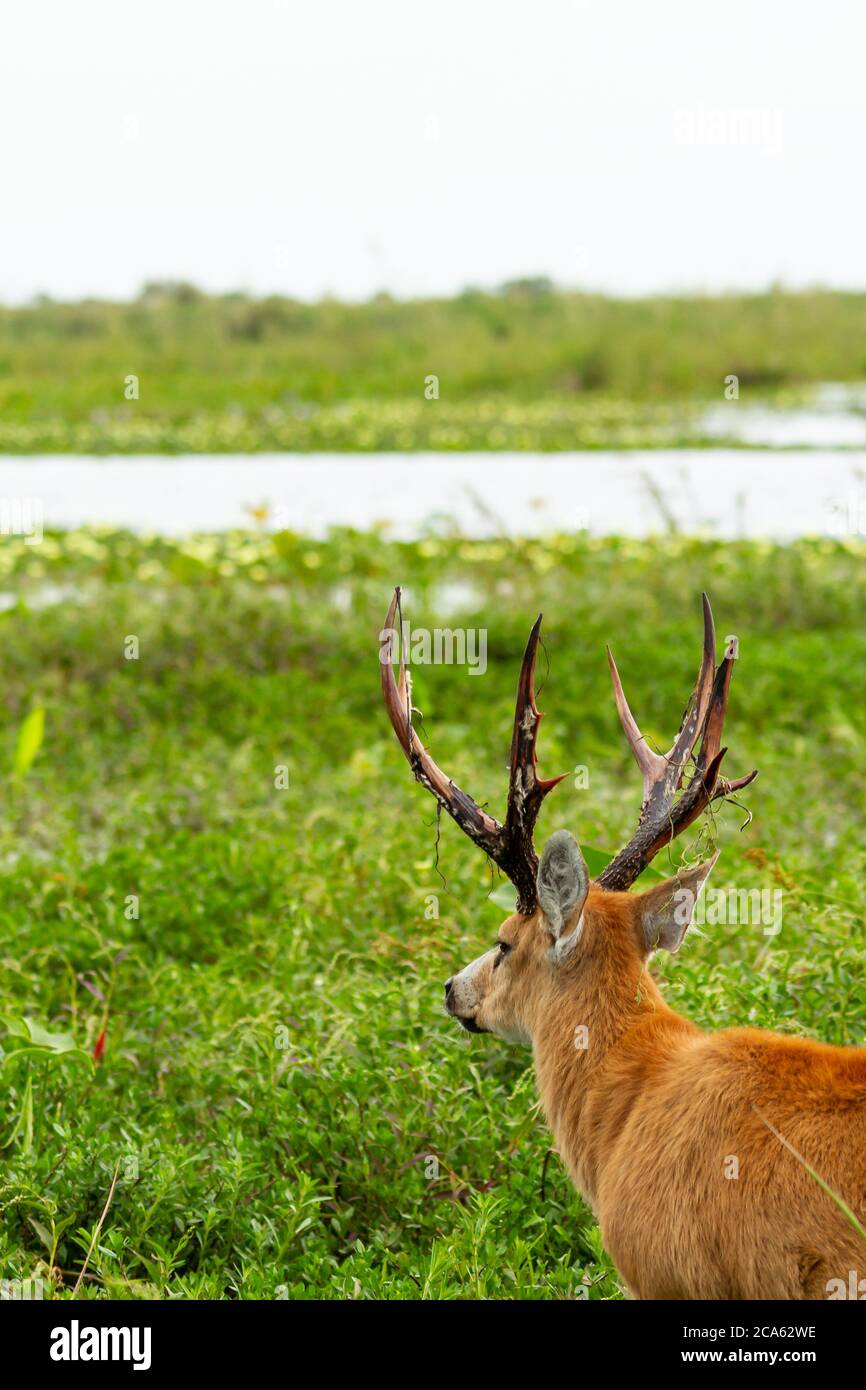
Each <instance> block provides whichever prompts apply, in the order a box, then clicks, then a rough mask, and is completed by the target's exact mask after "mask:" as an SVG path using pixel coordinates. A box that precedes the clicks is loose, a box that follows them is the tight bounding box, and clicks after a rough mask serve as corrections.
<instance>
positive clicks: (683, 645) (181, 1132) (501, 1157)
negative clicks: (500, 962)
mask: <svg viewBox="0 0 866 1390" xmlns="http://www.w3.org/2000/svg"><path fill="white" fill-rule="evenodd" d="M126 365H127V364H124V366H126ZM864 558H866V557H864V547H863V545H862V543H860V542H834V541H808V542H802V543H798V544H796V545H794V546H791V547H787V548H779V547H774V546H771V545H769V544H747V543H730V542H726V543H724V544H719V543H715V542H711V541H698V540H691V539H686V538H680V537H674V538H671V539H668V540H655V541H653V542H647V543H644V542H631V541H620V540H615V539H612V540H590V539H587V538H586V537H582V536H562V537H559V538H553V539H550V540H549V541H544V542H541V541H537V540H533V541H526V542H520V541H516V542H512V541H507V542H506V541H500V540H487V541H483V542H471V541H468V540H463V539H460V538H456V539H447V540H445V539H438V538H432V537H431V538H429V539H426V540H422V541H420V542H417V543H415V544H408V543H406V544H400V543H393V542H389V541H387V540H385V539H383V538H382V537H381V536H376V535H372V534H358V533H351V532H344V533H340V534H334V535H333V536H332V537H331V538H330V539H328V540H327V541H324V542H315V541H312V540H308V539H303V538H300V537H297V536H294V535H290V534H287V533H283V534H280V535H277V536H268V535H265V534H259V533H255V534H253V533H249V534H247V533H244V534H236V535H231V536H223V537H214V538H206V539H205V538H200V539H198V540H194V541H188V542H184V543H171V542H168V541H158V540H143V539H137V538H134V537H132V536H130V535H125V534H113V533H112V534H109V533H103V532H95V531H87V532H78V533H73V534H70V535H68V536H60V535H46V537H45V539H44V541H43V543H42V544H41V545H38V546H27V545H25V544H24V543H23V542H20V541H17V540H14V539H11V538H7V539H6V540H5V541H4V544H3V546H2V547H0V572H2V573H0V578H2V589H3V591H4V592H5V593H7V594H9V595H11V606H10V607H8V608H7V609H6V610H5V611H4V612H3V613H2V616H0V624H2V629H3V631H2V649H3V671H2V704H3V712H4V728H3V733H2V743H0V758H2V759H3V761H4V766H5V768H6V778H5V794H4V814H3V820H2V830H0V836H2V844H0V851H2V877H0V939H2V943H3V945H2V951H0V1044H2V1049H3V1051H2V1056H0V1064H2V1073H0V1074H2V1083H3V1088H2V1094H3V1111H4V1113H3V1116H2V1120H0V1146H2V1148H0V1271H2V1275H3V1277H4V1278H26V1277H28V1276H33V1277H42V1278H44V1279H45V1280H46V1281H47V1287H46V1296H48V1295H49V1294H51V1293H52V1292H53V1294H54V1296H57V1297H69V1296H70V1295H71V1293H72V1291H73V1290H74V1288H75V1285H76V1281H77V1280H78V1278H79V1276H80V1274H81V1272H82V1269H83V1265H84V1260H85V1256H86V1254H87V1252H88V1250H90V1248H91V1246H92V1247H93V1248H92V1253H91V1255H90V1259H89V1263H88V1265H87V1268H86V1270H85V1271H84V1278H83V1279H82V1280H81V1284H80V1288H79V1290H78V1293H77V1297H78V1298H79V1299H82V1298H96V1297H105V1296H111V1297H135V1296H141V1295H145V1294H147V1295H157V1296H162V1297H181V1298H184V1297H185V1298H203V1297H211V1298H234V1297H239V1298H251V1297H264V1298H275V1297H281V1296H286V1297H291V1298H308V1297H348V1298H368V1297H400V1298H420V1297H445V1298H448V1297H455V1298H466V1297H505V1298H511V1297H515V1298H551V1297H553V1298H556V1297H562V1298H571V1297H575V1296H578V1295H579V1291H580V1290H581V1289H584V1290H585V1291H587V1292H588V1295H589V1297H591V1298H613V1297H617V1296H619V1294H618V1285H617V1280H616V1276H615V1272H614V1271H613V1270H612V1269H611V1266H610V1264H609V1262H608V1261H607V1260H606V1258H605V1257H604V1255H603V1253H602V1251H601V1248H600V1245H599V1239H598V1232H597V1230H596V1229H595V1226H594V1222H593V1219H592V1216H591V1214H590V1213H589V1211H588V1210H587V1209H586V1208H585V1207H584V1206H583V1204H582V1202H581V1201H580V1199H579V1198H578V1197H577V1196H576V1195H575V1194H574V1192H573V1191H572V1189H571V1187H570V1185H569V1182H568V1180H567V1178H566V1175H565V1173H564V1171H563V1169H562V1166H561V1164H560V1162H559V1159H558V1158H557V1157H556V1156H551V1155H550V1154H549V1148H550V1141H549V1137H548V1135H547V1133H546V1131H545V1128H544V1126H543V1124H542V1122H541V1120H540V1119H539V1117H538V1114H537V1111H536V1108H535V1096H534V1088H533V1080H532V1072H531V1067H530V1059H529V1057H528V1056H527V1055H526V1054H525V1053H524V1052H522V1051H520V1050H518V1049H515V1048H510V1047H508V1046H506V1045H505V1044H503V1043H500V1042H497V1041H495V1040H493V1039H490V1038H470V1037H469V1036H468V1035H465V1034H463V1033H461V1032H459V1030H457V1029H456V1028H455V1026H454V1025H453V1024H452V1023H451V1022H449V1021H448V1020H447V1019H446V1018H445V1017H444V1015H443V1013H442V1011H441V982H442V980H443V979H444V978H445V976H446V974H447V973H449V972H450V971H451V970H452V969H453V967H454V966H455V965H458V964H461V963H463V962H465V961H466V960H467V959H469V958H470V957H471V956H472V955H474V954H477V952H478V951H479V950H480V949H481V948H483V947H484V946H485V945H486V944H487V943H488V942H490V941H492V940H493V937H494V934H495V930H496V927H497V925H498V922H499V920H500V918H501V916H502V909H501V908H500V907H498V906H497V905H496V903H495V902H492V901H490V900H489V898H488V894H489V893H490V891H491V889H492V888H493V887H494V882H493V879H492V876H491V873H490V871H489V870H488V868H487V867H486V866H485V864H484V862H483V860H482V858H481V856H480V855H479V853H478V851H477V850H475V849H474V847H473V846H471V845H470V844H469V843H468V842H467V841H466V840H465V839H464V837H463V836H462V835H461V834H460V833H459V831H457V829H456V827H454V826H452V825H451V823H450V822H448V821H447V820H446V821H445V822H443V824H442V827H441V844H440V847H439V868H440V869H441V872H442V874H443V875H444V882H443V881H442V879H440V877H439V874H438V873H437V869H436V863H435V860H436V825H435V816H434V814H433V806H432V803H431V801H430V799H429V797H427V796H425V795H424V793H423V792H422V791H421V790H420V789H419V788H417V787H416V786H415V785H414V783H413V782H412V779H411V775H410V773H409V770H408V768H407V766H406V764H405V761H404V760H403V758H402V756H401V754H400V752H399V750H398V749H397V747H396V744H395V741H394V739H393V737H392V735H391V731H390V729H389V727H388V726H387V722H386V719H385V716H384V712H383V711H382V709H381V708H380V702H379V695H378V669H377V659H376V646H377V644H376V637H377V633H378V630H379V627H380V625H381V622H382V619H383V616H384V613H385V610H386V607H387V603H388V599H389V597H390V593H391V587H392V585H393V584H394V583H395V582H397V581H402V582H404V583H405V584H406V585H407V595H406V609H407V616H409V617H410V618H411V620H412V621H413V623H415V624H417V625H427V626H430V627H433V626H436V625H440V626H441V625H443V620H445V619H446V618H447V620H448V623H449V624H451V625H455V624H458V623H461V624H465V625H472V626H479V627H480V626H483V627H484V628H486V629H487V632H488V662H489V666H488V671H487V673H486V675H485V676H484V677H475V678H470V677H469V676H468V674H467V672H466V671H465V670H461V669H457V668H455V667H430V668H423V669H420V670H418V671H416V697H417V703H418V704H419V705H420V706H421V707H422V708H423V710H424V714H425V716H426V728H427V731H428V736H429V738H430V740H431V741H432V746H433V749H434V752H435V754H436V756H437V758H438V759H439V760H440V761H441V762H442V764H443V765H444V766H445V767H446V768H447V769H448V771H449V772H450V773H451V774H452V775H453V776H454V777H455V778H457V779H458V780H459V781H460V782H461V783H462V784H463V785H466V786H468V787H469V788H470V789H471V790H472V792H473V793H474V794H475V795H476V797H478V798H479V799H480V800H485V799H487V800H489V801H490V803H491V805H492V806H493V807H494V808H501V802H502V796H503V792H504V788H505V780H504V779H505V773H504V764H505V759H506V751H507V747H508V740H509V732H510V731H509V724H510V718H511V713H512V710H513V703H512V702H513V692H514V684H515V679H516V672H517V665H518V662H519V654H520V652H521V650H522V645H523V641H524V639H525V636H526V632H527V629H528V626H529V624H530V621H531V620H532V618H534V616H535V614H536V613H537V612H538V610H539V609H540V608H542V607H543V608H544V611H545V630H544V635H545V643H546V653H547V655H548V657H549V671H548V672H546V673H545V665H546V663H545V660H544V659H542V660H541V662H540V674H541V675H543V676H544V689H543V693H542V694H541V697H540V700H541V705H542V707H543V708H544V709H545V710H546V711H547V713H548V718H547V719H546V721H545V724H544V728H543V730H542V735H541V749H540V752H541V757H542V765H543V769H544V770H545V771H546V772H548V773H551V774H552V773H553V772H558V771H563V770H565V769H567V768H569V767H574V766H575V765H576V764H583V765H585V766H586V767H587V768H588V770H589V781H590V786H589V789H588V790H580V789H578V787H577V786H576V785H575V783H574V781H573V780H571V781H568V782H566V783H564V784H563V785H562V786H561V787H560V788H559V789H558V790H557V792H556V793H554V795H553V796H552V797H551V798H550V800H549V801H548V802H547V803H546V806H545V810H544V811H543V813H542V818H541V826H540V833H541V835H542V836H546V835H548V834H549V833H550V832H551V831H552V830H553V829H555V828H557V827H558V826H561V825H568V826H569V827H570V828H572V829H573V830H574V831H575V832H576V833H577V834H578V835H579V837H580V838H581V839H582V840H583V841H584V843H585V844H587V845H589V846H594V847H600V848H609V849H614V848H616V847H617V846H618V845H619V844H620V843H621V842H622V841H623V839H624V838H625V836H626V835H627V833H628V832H629V830H630V828H631V826H632V824H633V817H634V815H635V814H636V810H637V803H638V800H639V787H638V780H637V774H636V771H635V769H634V767H633V765H632V764H631V762H630V758H629V754H628V750H627V749H626V747H625V745H624V741H623V740H622V737H621V735H620V733H619V730H618V726H617V723H616V716H615V712H614V709H613V703H612V700H611V696H610V692H609V686H608V676H607V671H606V664H605V660H604V642H605V641H606V640H608V639H609V640H611V641H612V642H613V644H614V646H615V650H616V653H617V657H618V659H619V662H620V669H621V671H622V674H623V679H624V680H625V682H626V684H627V688H628V691H629V694H630V696H631V697H632V700H633V703H634V706H635V709H636V711H638V712H639V716H640V717H641V718H642V720H643V721H645V722H644V728H645V731H646V732H647V733H648V735H649V736H650V737H653V738H657V739H658V740H662V739H664V738H665V736H666V735H670V734H671V733H672V730H673V726H675V724H676V721H677V719H678V716H679V714H680V712H681V709H682V705H683V700H684V697H685V693H686V691H687V689H688V688H689V686H690V683H691V680H692V679H693V677H694V671H695V668H696V664H697V660H698V655H699V645H700V610H699V604H698V598H697V596H698V593H699V591H700V589H701V588H704V587H705V588H706V589H707V590H708V591H709V592H710V594H711V596H712V599H713V603H714V607H715V611H716V616H717V619H718V622H719V630H720V638H721V636H722V635H723V634H725V633H728V632H733V631H737V632H738V633H739V635H740V638H741V656H740V661H739V663H738V667H737V671H736V674H735V680H734V686H733V690H732V696H731V707H730V714H729V719H728V729H727V740H726V741H728V742H729V743H730V745H731V753H730V754H729V760H730V768H729V771H730V772H736V771H743V770H745V769H748V768H751V767H752V766H758V767H759V768H760V771H761V776H760V778H759V780H758V781H757V783H756V784H755V785H754V786H753V787H752V788H750V789H749V791H748V793H747V794H746V799H747V801H748V804H749V806H750V807H751V809H752V810H753V812H754V816H755V818H754V821H753V822H752V824H751V825H750V826H749V828H748V829H746V830H744V831H743V832H742V833H741V832H740V825H741V824H742V822H743V820H744V813H743V811H742V810H741V809H740V808H738V807H736V806H732V805H728V806H723V807H722V808H721V809H720V810H719V811H718V814H717V825H716V833H717V834H718V838H719V842H720V844H721V845H722V847H723V855H722V859H721V860H720V862H719V865H718V867H717V870H716V876H715V878H714V882H715V883H716V884H718V886H720V887H724V886H736V887H737V888H741V889H742V888H745V889H751V888H767V887H769V888H776V887H780V888H782V889H783V890H784V918H783V926H782V930H781V932H780V934H779V935H778V936H775V937H773V936H766V935H764V933H763V930H762V928H761V927H760V926H758V925H756V926H752V927H749V926H740V927H735V926H715V927H710V926H705V927H703V928H702V930H703V932H704V936H697V935H692V936H691V937H690V938H689V941H688V943H687V945H686V947H685V948H684V950H683V951H682V952H681V953H680V955H679V956H678V957H676V958H675V959H667V958H665V959H664V960H663V961H660V962H659V964H658V970H659V972H660V973H661V974H662V976H663V978H664V982H665V988H666V991H667V995H668V997H669V999H670V1000H671V1002H672V1003H673V1004H674V1005H675V1006H677V1007H680V1008H681V1009H683V1010H684V1011H685V1012H687V1013H689V1014H690V1015H691V1016H692V1017H693V1018H695V1019H696V1020H697V1021H698V1022H700V1023H701V1024H704V1025H706V1026H708V1027H713V1028H717V1027H720V1026H724V1025H726V1024H735V1023H745V1022H749V1023H755V1024H758V1025H765V1026H771V1027H775V1028H780V1029H783V1030H788V1031H792V1032H803V1033H806V1034H808V1035H809V1036H816V1037H821V1038H825V1039H828V1040H831V1041H835V1042H839V1043H862V1042H863V1040H864V1037H866V986H864V978H866V940H864V927H863V922H864V915H866V888H864V883H866V862H864V860H866V850H864V840H863V834H862V816H863V806H864V802H866V772H864V769H866V716H864V710H863V702H862V680H861V673H862V670H863V666H864V660H866V635H864V631H863V621H862V615H863V612H864V606H866V565H864ZM446 581H447V588H445V587H444V586H445V585H446ZM449 603H450V605H451V606H450V607H449V606H447V605H448V604H449ZM133 636H134V637H137V639H138V657H137V659H126V655H125V653H128V654H130V655H132V654H133V647H132V645H131V644H130V642H129V639H130V638H131V637H133ZM40 710H42V711H44V722H43V719H42V717H41V716H40V715H39V714H38V713H37V711H40ZM281 765H285V766H287V768H288V782H289V785H288V788H287V789H285V790H281V789H278V788H277V786H275V769H276V768H277V767H279V766H281ZM686 839H687V841H688V840H689V837H686ZM691 843H692V844H693V841H692V842H691ZM688 848H689V844H688V843H687V844H686V845H684V846H682V847H681V849H679V850H678V851H677V853H685V852H686V851H687V850H688ZM670 862H671V863H673V862H675V860H674V859H673V858H672V859H671V861H670ZM430 895H435V896H437V897H438V900H439V913H440V916H439V920H432V919H431V918H430V916H429V915H427V914H429V910H430V907H431V904H430ZM136 899H137V913H138V915H137V916H136V915H135V911H136V902H135V900H136ZM25 1020H27V1021H25ZM94 1054H96V1057H97V1060H95V1061H94V1060H93V1058H94ZM434 1159H435V1163H434V1162H432V1160H434ZM115 1173H117V1184H116V1187H115V1190H114V1195H113V1198H112V1201H111V1204H110V1206H109V1208H108V1211H107V1213H106V1216H105V1221H104V1225H103V1227H102V1229H101V1231H99V1233H98V1238H96V1237H97V1225H98V1222H99V1220H100V1216H101V1214H102V1212H103V1210H104V1208H105V1205H106V1200H107V1198H108V1195H109V1191H110V1188H111V1184H112V1179H113V1177H114V1175H115ZM828 1200H829V1199H828Z"/></svg>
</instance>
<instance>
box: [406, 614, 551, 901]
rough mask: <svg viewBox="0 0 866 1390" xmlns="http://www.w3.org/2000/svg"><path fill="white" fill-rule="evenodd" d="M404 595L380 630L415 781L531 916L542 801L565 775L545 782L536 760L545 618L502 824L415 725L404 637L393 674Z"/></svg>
mask: <svg viewBox="0 0 866 1390" xmlns="http://www.w3.org/2000/svg"><path fill="white" fill-rule="evenodd" d="M400 598H401V591H400V589H399V588H397V589H395V590H394V597H393V599H392V600H391V606H390V608H389V609H388V616H387V617H386V619H385V627H384V629H383V630H382V632H380V634H379V642H380V649H379V660H380V662H381V666H382V693H383V695H384V697H385V706H386V708H387V710H388V716H389V718H390V720H391V725H392V727H393V729H394V732H395V734H396V735H397V739H398V741H399V743H400V747H401V748H402V749H403V752H404V753H405V754H406V757H407V758H408V760H409V765H410V767H411V768H412V771H413V773H414V775H415V778H416V780H417V781H419V782H420V783H421V785H422V786H424V787H426V788H427V790H428V791H430V792H432V793H433V795H434V796H435V797H436V800H437V801H438V802H439V804H440V806H442V807H443V808H444V809H445V810H446V811H447V812H448V814H449V816H451V817H452V818H453V820H455V821H456V822H457V824H458V825H459V826H460V829H461V830H463V831H465V833H466V834H467V835H468V836H469V838H470V839H471V840H473V841H474V843H475V844H477V845H479V846H480V847H481V849H483V850H484V853H485V854H487V855H489V856H490V858H491V859H492V860H493V861H494V863H495V864H498V865H499V867H500V868H501V869H502V871H503V873H505V874H507V875H508V877H509V878H510V879H511V881H512V883H513V884H514V886H515V888H516V889H517V910H518V912H522V913H524V914H525V915H527V916H529V915H530V914H531V913H532V912H534V911H535V907H536V903H537V890H536V885H535V874H536V869H537V867H538V860H537V857H536V854H535V849H534V847H533V843H532V832H533V829H534V827H535V822H536V820H537V818H538V812H539V809H540V807H541V803H542V801H543V800H544V798H545V796H546V795H547V793H548V792H549V791H551V790H552V789H553V788H554V787H555V786H556V784H557V782H561V781H562V777H554V778H552V779H551V780H548V781H544V780H543V779H541V778H540V777H539V776H538V774H537V772H536V765H535V746H536V741H537V738H538V725H539V723H540V721H541V717H542V716H541V714H540V713H539V711H538V709H537V708H536V705H535V655H536V650H537V647H538V636H539V631H540V629H541V617H540V616H539V618H538V620H537V622H536V624H535V626H534V627H533V629H532V632H531V633H530V635H529V641H528V642H527V644H526V651H525V652H524V656H523V664H522V665H521V668H520V679H519V680H518V683H517V703H516V709H515V715H514V732H513V734H512V739H511V775H510V779H509V790H508V810H507V813H506V818H505V824H504V825H501V824H500V822H499V821H498V820H496V819H495V817H494V816H491V815H489V814H488V812H487V811H484V810H482V808H481V807H480V806H479V805H478V804H477V802H475V801H473V800H472V797H471V796H468V795H467V793H466V792H464V791H461V789H460V787H458V786H457V785H456V783H454V782H452V781H451V779H450V778H449V777H447V776H446V775H445V773H444V772H443V771H442V769H441V768H439V767H437V765H436V763H435V762H434V761H433V759H432V758H431V756H430V754H429V753H428V752H427V750H426V748H425V747H424V745H423V744H422V743H421V740H420V739H419V738H418V735H417V734H416V733H415V730H414V729H413V728H412V706H411V682H410V679H409V675H408V672H407V670H406V665H405V661H404V657H403V650H402V642H401V651H400V672H399V678H398V680H395V679H394V671H393V658H394V619H395V617H397V615H398V614H399V616H400V626H401V637H402V612H401V607H400ZM563 776H567V774H563Z"/></svg>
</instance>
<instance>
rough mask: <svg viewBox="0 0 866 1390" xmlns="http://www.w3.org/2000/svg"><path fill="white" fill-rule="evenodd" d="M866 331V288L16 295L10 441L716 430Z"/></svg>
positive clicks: (31, 449) (694, 437) (323, 445)
mask: <svg viewBox="0 0 866 1390" xmlns="http://www.w3.org/2000/svg"><path fill="white" fill-rule="evenodd" d="M864 340H866V294H862V293H860V294H855V293H849V294H844V293H834V292H829V291H820V290H815V291H810V292H798V293H793V292H785V291H782V290H775V291H770V292H768V293H765V294H756V295H726V296H721V297H716V298H689V299H675V298H663V297H659V298H650V299H639V300H618V299H608V298H605V297H603V296H601V295H591V294H580V293H575V292H571V293H566V292H556V291H554V290H552V289H551V288H550V287H549V286H547V285H546V284H545V283H544V282H533V281H530V282H519V283H518V284H516V285H514V286H511V287H510V288H506V289H504V290H502V291H501V292H499V293H485V292H481V291H467V292H465V293H464V294H462V295H459V296H457V297H456V298H453V299H449V300H423V301H413V302H397V301H394V300H392V299H390V298H388V297H387V296H379V297H378V298H376V299H374V300H372V301H370V302H369V303H366V304H343V303H338V302H336V301H330V300H326V301H323V302H321V303H318V304H302V303H299V302H297V301H294V300H289V299H285V298H279V297H277V296H272V297H270V298H268V299H262V300H255V299H250V298H248V297H246V296H244V295H241V294H235V295H221V296H206V295H203V294H200V293H198V292H197V291H196V290H194V289H193V288H192V287H190V286H183V285H174V286H172V285H162V286H160V285H156V286H151V287H150V288H149V289H147V290H146V291H145V292H143V293H142V295H141V296H140V297H139V298H138V299H137V300H135V301H134V302H131V303H109V302H102V301H86V302H83V303H77V304H57V303H52V302H49V301H44V302H39V303H37V304H34V305H31V306H29V307H25V308H16V309H10V308H0V452H6V453H35V452H43V453H44V452H78V453H111V452H113V453H147V452H169V453H172V452H226V451H231V452H243V451H255V450H263V449H265V450H298V451H301V450H304V451H307V450H329V449H335V450H336V449H340V450H413V449H440V450H441V449H577V448H587V449H588V448H599V447H607V448H631V447H637V446H641V447H654V446H674V445H678V444H679V445H682V444H690V445H693V446H701V445H707V444H717V443H719V442H723V441H719V440H718V439H713V438H710V437H708V436H707V435H706V434H705V432H704V431H703V428H702V425H701V418H700V411H699V409H698V407H699V406H700V405H702V404H706V403H707V402H718V401H722V400H723V399H724V394H723V393H724V389H725V386H724V383H725V378H726V377H728V376H729V375H730V374H734V375H736V376H737V377H738V379H739V383H740V399H741V400H743V401H745V400H749V399H751V400H756V399H757V400H760V399H765V398H770V399H772V400H774V401H776V402H777V403H784V402H786V401H788V402H790V401H791V400H796V399H801V398H802V395H803V393H804V392H805V391H806V389H807V388H808V387H809V386H814V385H815V384H817V383H821V382H828V381H832V382H849V383H857V382H862V381H863V380H864V378H866V349H864V347H863V343H864ZM130 375H135V376H136V377H137V378H138V396H137V398H135V399H127V397H126V394H125V391H126V387H125V382H126V379H127V377H129V376H130ZM431 375H435V376H436V377H437V378H438V381H439V397H438V399H435V400H428V399H426V398H425V381H426V380H427V378H428V377H429V376H431Z"/></svg>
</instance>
